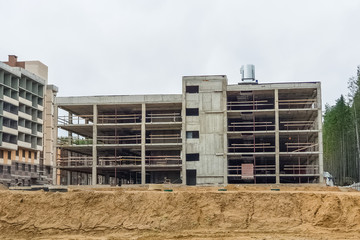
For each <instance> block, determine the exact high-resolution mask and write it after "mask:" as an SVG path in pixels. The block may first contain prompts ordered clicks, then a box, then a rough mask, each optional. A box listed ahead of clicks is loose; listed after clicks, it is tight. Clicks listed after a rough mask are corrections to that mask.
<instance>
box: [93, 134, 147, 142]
mask: <svg viewBox="0 0 360 240" xmlns="http://www.w3.org/2000/svg"><path fill="white" fill-rule="evenodd" d="M140 143H141V135H140V134H137V135H128V136H97V144H140Z"/></svg>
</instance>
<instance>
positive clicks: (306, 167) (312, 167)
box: [280, 164, 319, 175]
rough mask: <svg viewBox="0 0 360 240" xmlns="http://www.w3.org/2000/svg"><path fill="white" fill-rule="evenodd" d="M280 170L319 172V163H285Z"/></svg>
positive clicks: (289, 172) (305, 172)
mask: <svg viewBox="0 0 360 240" xmlns="http://www.w3.org/2000/svg"><path fill="white" fill-rule="evenodd" d="M280 171H283V174H299V175H301V174H318V173H319V165H301V164H299V165H284V167H283V168H282V169H280Z"/></svg>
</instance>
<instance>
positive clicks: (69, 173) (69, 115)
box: [67, 112, 73, 185]
mask: <svg viewBox="0 0 360 240" xmlns="http://www.w3.org/2000/svg"><path fill="white" fill-rule="evenodd" d="M68 117H69V124H72V119H73V115H72V113H71V112H69V113H68ZM68 141H69V144H70V145H71V144H72V133H71V132H68ZM70 158H71V153H70V152H68V166H70ZM67 185H71V172H70V171H67Z"/></svg>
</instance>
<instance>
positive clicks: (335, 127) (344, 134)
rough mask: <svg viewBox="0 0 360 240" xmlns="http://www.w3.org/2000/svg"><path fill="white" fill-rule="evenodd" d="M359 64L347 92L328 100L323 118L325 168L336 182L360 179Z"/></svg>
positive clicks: (349, 82)
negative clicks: (330, 100)
mask: <svg viewBox="0 0 360 240" xmlns="http://www.w3.org/2000/svg"><path fill="white" fill-rule="evenodd" d="M359 130H360V66H358V68H357V74H356V76H355V77H351V78H350V79H349V81H348V95H347V96H346V97H344V96H343V95H341V96H340V98H338V99H337V100H336V103H335V105H333V106H330V105H328V104H326V106H325V114H324V119H323V146H324V171H327V172H329V173H330V174H332V175H333V177H334V178H335V183H336V184H337V185H349V184H352V183H353V182H360V139H359Z"/></svg>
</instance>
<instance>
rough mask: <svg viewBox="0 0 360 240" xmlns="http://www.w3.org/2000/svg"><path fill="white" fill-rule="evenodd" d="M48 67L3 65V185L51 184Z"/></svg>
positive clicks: (35, 63) (0, 81)
mask: <svg viewBox="0 0 360 240" xmlns="http://www.w3.org/2000/svg"><path fill="white" fill-rule="evenodd" d="M46 84H47V66H46V65H44V64H42V63H41V62H39V61H25V62H18V61H17V57H16V56H14V55H10V56H9V60H8V61H7V62H0V183H2V184H4V185H7V186H20V185H22V186H29V185H31V184H36V183H39V182H41V181H40V180H41V179H42V180H43V182H44V181H45V182H46V183H50V182H52V179H53V177H52V174H51V172H52V167H53V164H48V165H44V164H42V161H43V154H42V153H43V149H44V137H43V135H44V126H45V120H44V116H45V113H44V112H46V109H45V100H46V95H45V91H46ZM39 175H42V177H41V179H40V177H39Z"/></svg>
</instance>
